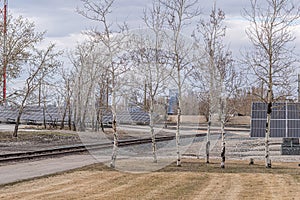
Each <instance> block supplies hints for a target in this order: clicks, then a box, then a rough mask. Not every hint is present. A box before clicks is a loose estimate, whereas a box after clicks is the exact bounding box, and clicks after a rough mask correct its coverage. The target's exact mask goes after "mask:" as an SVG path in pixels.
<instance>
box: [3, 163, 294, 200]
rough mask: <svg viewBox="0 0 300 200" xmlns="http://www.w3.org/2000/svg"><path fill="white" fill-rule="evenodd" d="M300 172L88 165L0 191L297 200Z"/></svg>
mask: <svg viewBox="0 0 300 200" xmlns="http://www.w3.org/2000/svg"><path fill="white" fill-rule="evenodd" d="M299 188H300V167H298V165H297V164H296V163H274V164H273V169H265V168H264V166H263V163H258V164H257V163H256V164H255V165H251V166H249V165H248V163H246V162H240V161H229V162H227V165H226V169H224V170H222V169H220V168H219V163H218V162H217V161H215V162H213V163H211V164H209V165H206V164H204V162H203V161H202V160H196V159H186V160H184V162H183V164H182V167H180V168H178V167H176V166H175V165H174V164H172V165H170V166H168V167H166V168H164V169H162V170H160V171H159V172H152V173H143V174H130V173H125V172H118V171H113V170H110V169H109V168H107V167H106V166H104V165H99V164H98V165H92V166H88V167H84V168H81V169H79V170H76V171H71V172H67V173H63V174H59V175H55V176H49V177H44V178H39V179H36V180H31V181H25V182H21V183H16V184H11V185H7V186H4V187H1V188H0V199H228V200H235V199H295V200H296V199H300V190H299Z"/></svg>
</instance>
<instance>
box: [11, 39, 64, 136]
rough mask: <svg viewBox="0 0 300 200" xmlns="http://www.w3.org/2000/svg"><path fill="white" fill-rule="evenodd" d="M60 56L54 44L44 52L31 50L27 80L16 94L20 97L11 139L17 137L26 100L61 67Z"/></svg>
mask: <svg viewBox="0 0 300 200" xmlns="http://www.w3.org/2000/svg"><path fill="white" fill-rule="evenodd" d="M61 54H62V52H56V51H55V45H54V44H51V45H49V46H48V47H47V49H45V50H39V49H36V48H34V49H33V54H32V55H31V56H30V59H29V60H28V71H27V73H28V78H27V79H26V81H25V86H24V88H23V90H20V91H18V92H17V93H16V94H17V95H18V96H19V97H20V104H19V109H18V115H17V119H16V124H15V129H14V132H13V137H17V136H18V129H19V124H20V120H21V116H22V114H23V111H24V108H25V106H26V105H27V100H28V98H29V97H30V95H32V94H33V92H34V90H36V89H37V88H38V86H39V84H40V82H41V81H42V80H43V79H45V77H47V76H50V75H51V74H53V73H54V72H55V70H56V69H57V68H58V67H60V66H61V64H62V63H61V62H60V61H59V60H58V57H59V56H60V55H61Z"/></svg>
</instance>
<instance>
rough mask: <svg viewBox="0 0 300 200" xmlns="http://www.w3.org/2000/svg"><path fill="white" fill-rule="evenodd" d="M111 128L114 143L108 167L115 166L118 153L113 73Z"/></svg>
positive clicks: (113, 79)
mask: <svg viewBox="0 0 300 200" xmlns="http://www.w3.org/2000/svg"><path fill="white" fill-rule="evenodd" d="M112 82H113V87H112V129H113V137H114V144H113V152H112V156H111V163H110V167H111V168H115V167H116V159H117V154H118V132H117V109H116V91H115V83H114V82H115V78H114V74H113V76H112Z"/></svg>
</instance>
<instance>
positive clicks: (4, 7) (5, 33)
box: [1, 0, 7, 104]
mask: <svg viewBox="0 0 300 200" xmlns="http://www.w3.org/2000/svg"><path fill="white" fill-rule="evenodd" d="M1 14H2V15H3V55H2V56H3V74H2V76H3V100H2V103H3V104H5V103H6V68H7V51H6V50H7V49H6V39H7V0H3V9H2V10H1Z"/></svg>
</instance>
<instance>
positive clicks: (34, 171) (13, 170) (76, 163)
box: [0, 154, 97, 184]
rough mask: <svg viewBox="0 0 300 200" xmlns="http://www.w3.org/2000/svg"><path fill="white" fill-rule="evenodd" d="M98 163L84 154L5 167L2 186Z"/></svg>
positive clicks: (0, 174) (0, 169)
mask: <svg viewBox="0 0 300 200" xmlns="http://www.w3.org/2000/svg"><path fill="white" fill-rule="evenodd" d="M96 162H97V161H96V160H95V159H94V158H93V157H92V156H91V155H89V154H86V155H85V154H84V155H69V156H64V157H59V158H51V159H43V160H37V161H28V162H21V163H15V164H9V165H4V166H0V184H7V183H12V182H16V181H20V180H25V179H30V178H35V177H40V176H44V175H49V174H53V173H57V172H63V171H67V170H71V169H75V168H78V167H83V166H86V165H89V164H93V163H96Z"/></svg>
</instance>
